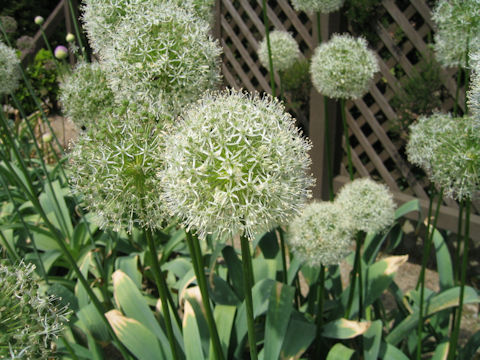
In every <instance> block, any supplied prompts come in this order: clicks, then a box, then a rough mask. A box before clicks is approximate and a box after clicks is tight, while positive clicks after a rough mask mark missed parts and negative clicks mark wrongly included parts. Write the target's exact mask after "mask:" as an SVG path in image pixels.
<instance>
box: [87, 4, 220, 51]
mask: <svg viewBox="0 0 480 360" xmlns="http://www.w3.org/2000/svg"><path fill="white" fill-rule="evenodd" d="M159 2H170V3H173V4H176V5H178V6H181V7H182V8H184V9H185V10H187V11H193V13H194V14H195V15H196V16H198V17H199V18H201V19H203V20H205V21H207V22H210V21H211V18H212V9H213V5H214V0H173V1H172V0H169V1H167V0H161V1H151V0H84V1H83V3H84V4H83V6H82V10H83V16H82V19H83V22H84V27H85V29H86V31H87V36H88V39H89V42H90V45H91V46H92V48H93V50H94V51H95V52H96V53H99V54H101V53H102V52H103V50H104V49H105V48H106V47H107V46H108V45H109V44H110V43H111V41H112V40H113V39H114V38H115V37H116V36H117V35H116V34H117V28H118V26H119V25H120V23H121V22H122V21H123V20H124V19H126V18H127V17H129V16H130V13H132V12H138V11H141V10H142V9H144V8H145V7H148V6H150V5H152V4H154V3H157V4H158V3H159Z"/></svg>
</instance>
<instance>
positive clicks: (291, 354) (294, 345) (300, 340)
mask: <svg viewBox="0 0 480 360" xmlns="http://www.w3.org/2000/svg"><path fill="white" fill-rule="evenodd" d="M316 332H317V328H316V326H315V324H312V323H309V322H308V321H307V320H305V319H304V318H303V317H302V316H301V315H300V314H299V313H298V312H297V311H295V310H294V311H293V313H292V316H291V317H290V322H289V324H288V327H287V333H286V335H285V340H284V341H283V346H282V352H281V353H280V359H282V360H287V359H288V360H296V359H300V357H301V356H302V354H303V353H304V352H305V351H307V349H308V347H309V346H310V344H311V343H312V341H313V339H315V335H316ZM299 334H301V336H299Z"/></svg>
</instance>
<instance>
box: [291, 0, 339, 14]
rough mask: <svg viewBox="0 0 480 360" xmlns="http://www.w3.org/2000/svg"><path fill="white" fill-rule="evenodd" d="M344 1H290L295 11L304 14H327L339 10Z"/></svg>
mask: <svg viewBox="0 0 480 360" xmlns="http://www.w3.org/2000/svg"><path fill="white" fill-rule="evenodd" d="M344 2H345V0H292V5H293V7H294V8H295V10H297V11H305V12H306V13H309V14H311V13H314V12H321V13H322V14H329V13H331V12H334V11H336V10H338V9H340V8H341V7H342V5H343V3H344Z"/></svg>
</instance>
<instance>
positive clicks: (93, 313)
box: [76, 303, 110, 341]
mask: <svg viewBox="0 0 480 360" xmlns="http://www.w3.org/2000/svg"><path fill="white" fill-rule="evenodd" d="M76 315H77V317H78V319H79V322H80V323H79V325H80V327H81V328H83V330H84V331H85V332H89V333H90V334H92V336H93V337H95V338H96V339H97V340H100V341H108V340H109V339H110V335H109V334H108V329H107V326H106V325H105V323H104V322H103V320H102V317H101V316H100V314H99V313H98V311H97V309H96V307H95V306H94V305H93V304H92V303H90V304H88V305H86V306H83V307H81V308H80V311H78V312H77V313H76Z"/></svg>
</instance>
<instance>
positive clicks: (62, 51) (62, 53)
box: [54, 45, 68, 60]
mask: <svg viewBox="0 0 480 360" xmlns="http://www.w3.org/2000/svg"><path fill="white" fill-rule="evenodd" d="M54 54H55V57H56V58H57V59H59V60H63V59H66V58H67V56H68V49H67V48H66V47H65V46H63V45H58V46H57V47H56V48H55V51H54Z"/></svg>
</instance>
